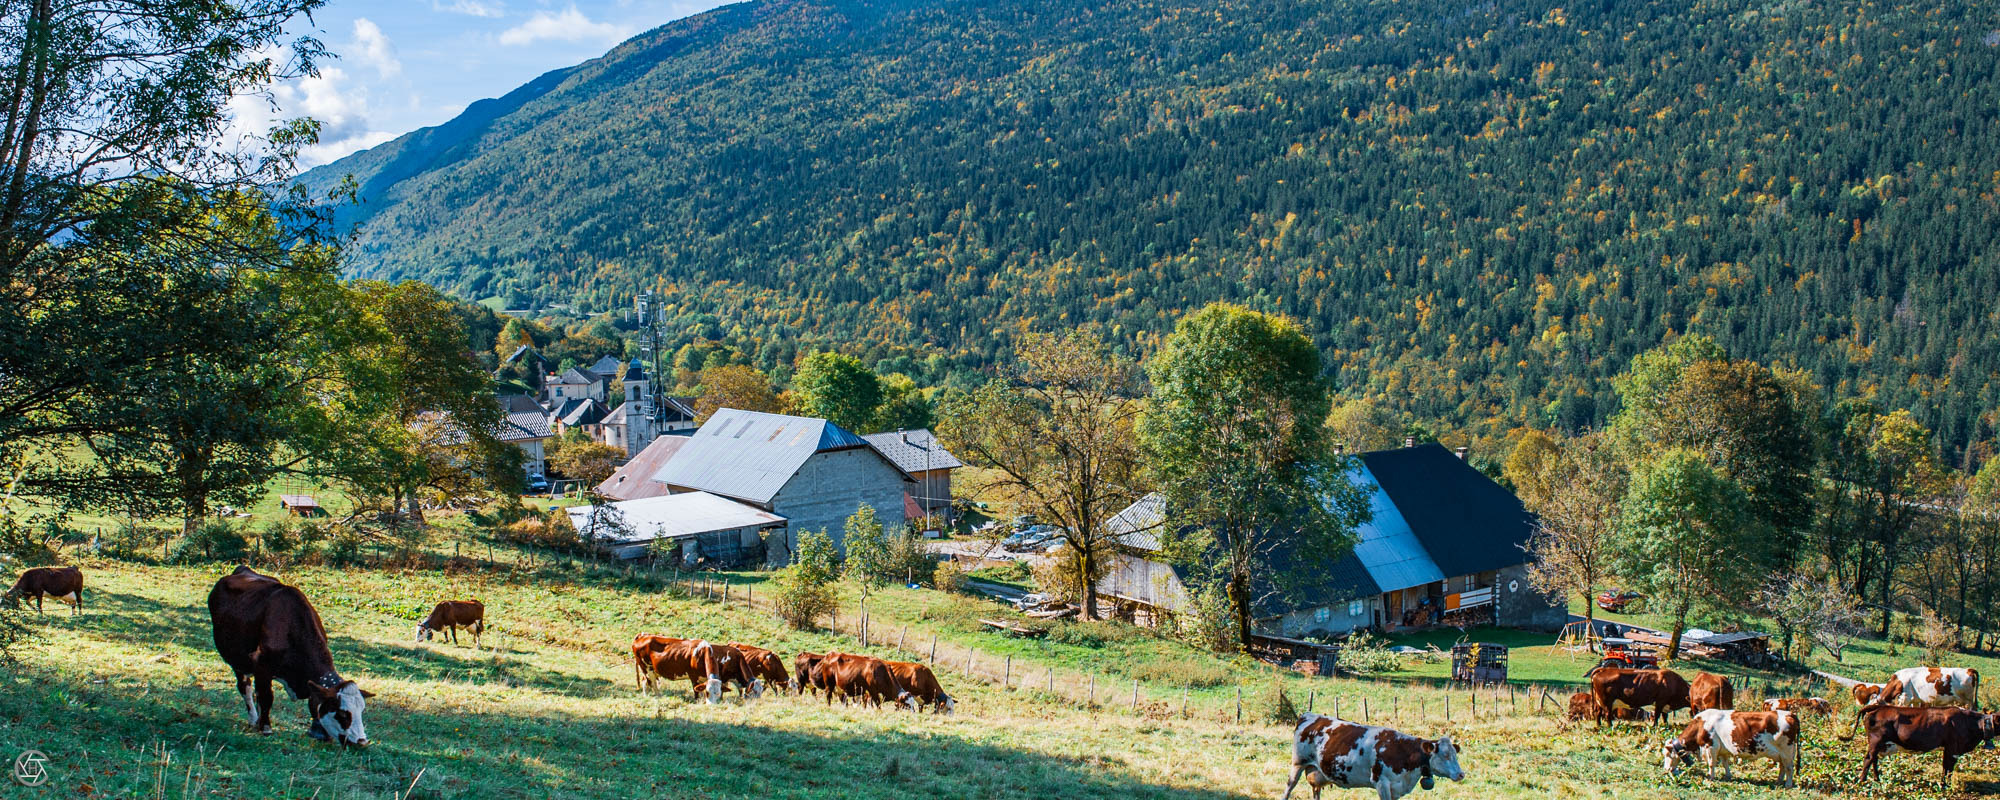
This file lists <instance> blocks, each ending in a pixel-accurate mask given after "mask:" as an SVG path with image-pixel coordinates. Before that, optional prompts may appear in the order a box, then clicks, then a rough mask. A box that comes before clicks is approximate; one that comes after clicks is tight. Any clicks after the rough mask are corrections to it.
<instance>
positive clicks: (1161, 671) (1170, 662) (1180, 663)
mask: <svg viewBox="0 0 2000 800" xmlns="http://www.w3.org/2000/svg"><path fill="white" fill-rule="evenodd" d="M1124 672H1125V674H1127V675H1129V676H1131V677H1134V678H1138V679H1139V680H1142V681H1149V682H1156V683H1162V684H1166V685H1168V686H1186V687H1189V688H1194V689H1207V688H1211V687H1215V686H1228V685H1229V684H1232V683H1235V682H1236V673H1235V672H1234V671H1232V670H1230V669H1229V665H1228V664H1227V663H1225V662H1223V661H1221V660H1218V659H1216V658H1215V657H1214V656H1208V655H1201V654H1196V653H1190V654H1188V655H1185V656H1178V657H1175V656H1161V657H1158V658H1147V659H1142V660H1139V661H1136V662H1134V663H1133V664H1132V665H1131V666H1128V667H1125V668H1124Z"/></svg>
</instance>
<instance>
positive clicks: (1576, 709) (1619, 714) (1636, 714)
mask: <svg viewBox="0 0 2000 800" xmlns="http://www.w3.org/2000/svg"><path fill="white" fill-rule="evenodd" d="M1603 713H1604V712H1603V711H1602V710H1601V709H1600V708H1599V706H1598V705H1597V701H1596V700H1595V699H1593V698H1592V697H1591V696H1590V693H1589V692H1577V693H1576V694H1572V695H1570V696H1569V719H1570V721H1572V722H1575V721H1579V720H1586V719H1597V718H1598V717H1600V716H1603ZM1646 716H1647V715H1646V710H1645V709H1643V708H1620V709H1616V710H1614V711H1612V712H1611V718H1612V719H1623V720H1641V719H1645V718H1646Z"/></svg>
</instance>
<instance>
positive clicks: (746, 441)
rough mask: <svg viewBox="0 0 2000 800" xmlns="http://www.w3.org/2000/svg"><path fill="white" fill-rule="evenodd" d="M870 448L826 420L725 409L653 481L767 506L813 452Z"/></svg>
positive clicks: (704, 426)
mask: <svg viewBox="0 0 2000 800" xmlns="http://www.w3.org/2000/svg"><path fill="white" fill-rule="evenodd" d="M868 446H869V445H868V442H867V441H866V440H864V439H862V438H861V437H859V436H856V435H854V434H853V433H850V432H848V431H847V430H846V429H845V428H842V427H840V426H839V425H835V424H833V423H831V422H828V421H826V420H823V419H815V418H812V417H793V416H787V415H784V414H766V413H763V412H759V411H741V410H738V409H734V408H725V409H721V410H719V411H716V412H715V415H714V416H712V417H709V418H708V421H707V422H705V423H702V426H701V430H698V431H695V432H694V435H693V436H691V437H689V438H688V442H687V444H685V445H682V446H681V449H680V450H679V451H678V452H676V453H674V457H673V458H671V459H669V460H668V461H667V463H666V464H664V465H662V466H661V467H660V470H659V471H658V472H656V473H653V480H656V481H659V482H661V483H665V484H667V485H670V486H676V487H684V488H689V489H700V490H702V491H705V492H712V493H714V494H719V495H722V496H724V497H731V498H735V499H737V500H744V501H748V502H752V503H769V502H771V498H773V497H776V496H777V494H778V490H779V489H782V488H784V486H785V483H786V482H787V481H790V480H791V479H792V476H793V475H795V474H797V473H798V471H799V467H801V466H804V465H805V463H806V459H808V458H812V456H813V454H814V453H818V452H821V451H825V450H842V449H846V448H850V447H868ZM870 449H871V450H872V449H873V448H870ZM877 455H880V454H879V453H877ZM883 460H884V461H888V459H887V458H886V457H884V459H883ZM889 463H890V464H891V465H893V464H894V463H895V462H893V461H891V462H889Z"/></svg>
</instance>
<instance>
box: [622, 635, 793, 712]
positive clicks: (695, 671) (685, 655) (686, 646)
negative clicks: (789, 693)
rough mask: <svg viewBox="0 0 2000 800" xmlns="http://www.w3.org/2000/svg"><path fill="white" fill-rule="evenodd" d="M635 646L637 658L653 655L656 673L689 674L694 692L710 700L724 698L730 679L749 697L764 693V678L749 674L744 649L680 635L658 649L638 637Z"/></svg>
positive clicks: (679, 676)
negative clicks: (645, 643)
mask: <svg viewBox="0 0 2000 800" xmlns="http://www.w3.org/2000/svg"><path fill="white" fill-rule="evenodd" d="M632 646H633V651H634V653H635V658H644V657H646V656H650V657H651V661H652V667H653V673H654V674H655V675H658V676H659V677H660V678H662V679H665V680H669V681H672V680H679V679H682V678H686V679H687V681H688V685H689V687H690V688H691V689H692V691H693V692H694V694H695V696H696V697H701V696H702V695H703V694H704V693H705V694H707V696H708V702H709V703H711V704H713V703H720V702H722V693H723V691H724V690H725V689H726V688H727V686H728V684H730V683H734V684H736V685H737V686H738V687H739V688H740V689H741V690H742V691H743V697H744V699H746V700H750V699H755V698H757V697H758V696H760V695H762V694H763V693H764V681H763V680H762V679H760V678H757V677H755V676H752V675H751V674H750V670H749V667H748V666H747V665H745V664H744V659H743V653H742V651H740V650H737V649H736V648H734V647H730V646H729V645H726V644H714V643H711V642H707V641H703V640H700V639H680V640H675V641H674V642H673V643H671V644H668V645H667V646H666V647H664V648H663V649H660V650H658V651H654V650H652V648H651V647H650V646H642V643H641V642H639V641H637V640H635V641H634V642H633V645H632Z"/></svg>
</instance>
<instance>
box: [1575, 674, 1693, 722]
mask: <svg viewBox="0 0 2000 800" xmlns="http://www.w3.org/2000/svg"><path fill="white" fill-rule="evenodd" d="M1688 692H1689V687H1688V682H1687V679H1686V678H1682V677H1681V676H1680V674H1679V673H1676V672H1674V671H1673V670H1665V669H1622V668H1618V667H1604V668H1601V669H1597V670H1594V671H1592V672H1591V673H1590V696H1591V698H1592V699H1593V700H1596V701H1597V705H1598V707H1599V708H1600V710H1601V711H1600V716H1598V718H1597V721H1598V723H1599V724H1600V725H1601V724H1603V723H1605V722H1609V721H1610V718H1611V712H1613V711H1614V709H1616V708H1617V704H1618V703H1624V704H1625V705H1628V706H1631V707H1633V708H1645V707H1647V706H1652V707H1653V721H1654V722H1660V721H1664V720H1665V719H1666V718H1667V712H1669V711H1674V710H1676V709H1682V708H1687V707H1688V706H1689V705H1691V702H1690V700H1689V698H1688Z"/></svg>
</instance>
